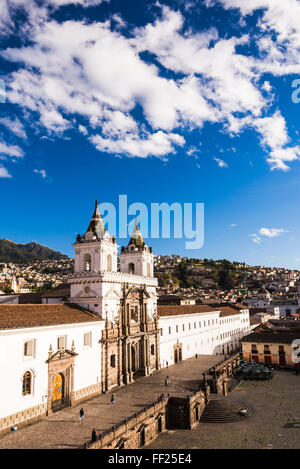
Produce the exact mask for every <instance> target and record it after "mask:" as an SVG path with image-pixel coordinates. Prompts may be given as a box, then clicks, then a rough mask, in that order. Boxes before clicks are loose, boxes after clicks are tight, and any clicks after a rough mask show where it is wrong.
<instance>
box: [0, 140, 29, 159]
mask: <svg viewBox="0 0 300 469" xmlns="http://www.w3.org/2000/svg"><path fill="white" fill-rule="evenodd" d="M0 155H3V156H5V157H7V156H10V157H16V158H22V157H23V155H24V153H23V150H22V149H21V148H20V147H18V146H17V145H7V144H6V143H4V142H0Z"/></svg>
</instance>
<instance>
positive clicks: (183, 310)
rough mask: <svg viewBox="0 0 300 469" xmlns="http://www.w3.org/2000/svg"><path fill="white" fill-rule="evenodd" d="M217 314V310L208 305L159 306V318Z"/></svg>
mask: <svg viewBox="0 0 300 469" xmlns="http://www.w3.org/2000/svg"><path fill="white" fill-rule="evenodd" d="M212 312H215V313H216V312H217V310H216V309H214V308H212V307H211V306H208V305H176V306H159V305H158V306H157V314H158V316H160V317H161V316H176V315H181V314H197V313H212Z"/></svg>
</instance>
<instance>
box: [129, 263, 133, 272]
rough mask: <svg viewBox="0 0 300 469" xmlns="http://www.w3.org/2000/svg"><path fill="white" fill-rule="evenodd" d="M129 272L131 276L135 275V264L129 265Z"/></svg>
mask: <svg viewBox="0 0 300 469" xmlns="http://www.w3.org/2000/svg"><path fill="white" fill-rule="evenodd" d="M128 271H129V273H130V274H134V264H132V263H131V264H129V265H128Z"/></svg>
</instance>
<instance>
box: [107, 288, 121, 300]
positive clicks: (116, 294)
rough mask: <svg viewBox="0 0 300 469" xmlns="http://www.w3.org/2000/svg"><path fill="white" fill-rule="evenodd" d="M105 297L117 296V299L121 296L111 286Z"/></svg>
mask: <svg viewBox="0 0 300 469" xmlns="http://www.w3.org/2000/svg"><path fill="white" fill-rule="evenodd" d="M104 297H105V298H117V299H118V300H119V299H120V298H121V296H120V294H119V293H118V292H117V291H116V290H115V289H114V288H111V289H110V290H109V291H108V292H107V293H106V294H105V295H104Z"/></svg>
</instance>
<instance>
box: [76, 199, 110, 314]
mask: <svg viewBox="0 0 300 469" xmlns="http://www.w3.org/2000/svg"><path fill="white" fill-rule="evenodd" d="M73 246H74V248H75V263H74V274H72V275H71V276H70V279H69V283H70V284H71V296H70V300H69V301H70V302H71V303H76V304H79V305H81V306H82V307H84V308H87V309H90V310H91V311H94V312H96V313H97V314H98V315H99V316H101V317H104V315H105V304H104V299H103V289H102V287H103V285H102V283H101V281H99V280H100V278H102V276H103V275H105V274H107V275H111V274H112V273H116V272H117V250H118V245H117V244H116V239H115V238H114V237H112V236H110V234H109V233H108V232H107V231H106V229H105V226H104V223H103V221H102V219H101V216H100V213H99V210H98V202H97V200H96V202H95V209H94V213H93V216H92V218H91V221H90V224H89V226H88V229H87V231H86V233H85V234H84V235H78V236H77V238H76V242H75V243H74V244H73Z"/></svg>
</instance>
